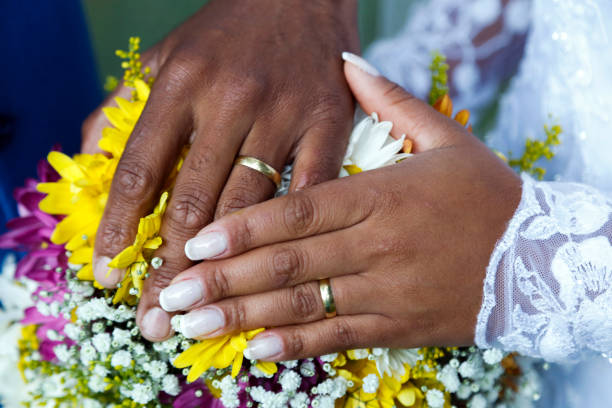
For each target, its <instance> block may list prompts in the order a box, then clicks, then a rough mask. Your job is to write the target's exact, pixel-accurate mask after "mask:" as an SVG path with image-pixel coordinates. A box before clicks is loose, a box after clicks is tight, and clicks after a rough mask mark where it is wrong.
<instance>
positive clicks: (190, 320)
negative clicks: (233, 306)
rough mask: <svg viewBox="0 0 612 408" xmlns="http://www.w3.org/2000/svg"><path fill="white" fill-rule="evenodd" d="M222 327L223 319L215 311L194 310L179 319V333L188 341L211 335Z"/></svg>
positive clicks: (221, 314)
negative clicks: (188, 339)
mask: <svg viewBox="0 0 612 408" xmlns="http://www.w3.org/2000/svg"><path fill="white" fill-rule="evenodd" d="M223 326H225V317H224V316H223V313H221V312H220V311H219V310H217V309H200V310H194V311H193V312H190V313H187V314H186V315H184V316H183V318H182V319H181V333H182V334H183V336H185V337H187V338H190V339H193V338H195V337H200V336H205V335H207V334H210V333H213V332H215V331H217V330H219V329H220V328H222V327H223Z"/></svg>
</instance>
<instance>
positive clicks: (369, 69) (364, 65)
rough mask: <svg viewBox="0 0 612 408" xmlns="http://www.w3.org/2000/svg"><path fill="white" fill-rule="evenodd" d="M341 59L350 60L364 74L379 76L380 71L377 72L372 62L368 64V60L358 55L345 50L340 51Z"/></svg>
mask: <svg viewBox="0 0 612 408" xmlns="http://www.w3.org/2000/svg"><path fill="white" fill-rule="evenodd" d="M342 59H343V60H345V61H346V62H350V63H351V64H353V65H355V66H356V67H357V68H359V69H360V70H362V71H363V72H365V73H366V74H370V75H372V76H375V77H377V76H380V72H378V70H377V69H376V68H374V66H373V65H372V64H370V63H369V62H368V61H366V60H365V59H363V58H362V57H360V56H359V55H355V54H353V53H352V52H346V51H345V52H343V53H342Z"/></svg>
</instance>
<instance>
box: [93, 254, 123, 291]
mask: <svg viewBox="0 0 612 408" xmlns="http://www.w3.org/2000/svg"><path fill="white" fill-rule="evenodd" d="M110 262H111V259H110V258H109V257H108V256H99V257H97V258H96V261H95V263H94V270H93V273H94V277H95V278H96V280H97V281H98V283H100V284H101V285H102V286H104V287H106V288H112V287H114V286H115V285H116V284H118V283H119V282H121V279H122V278H123V273H124V270H123V269H112V268H109V267H108V264H109V263H110Z"/></svg>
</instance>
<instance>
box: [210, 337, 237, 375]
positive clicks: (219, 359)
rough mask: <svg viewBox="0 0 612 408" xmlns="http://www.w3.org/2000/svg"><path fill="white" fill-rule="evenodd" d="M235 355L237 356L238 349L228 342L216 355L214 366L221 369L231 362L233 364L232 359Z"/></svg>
mask: <svg viewBox="0 0 612 408" xmlns="http://www.w3.org/2000/svg"><path fill="white" fill-rule="evenodd" d="M234 356H236V350H235V349H234V348H233V347H232V346H231V344H230V343H229V342H228V343H227V344H226V345H224V346H223V348H222V349H221V350H220V351H219V352H218V353H216V354H215V355H214V357H213V359H212V361H213V363H212V365H213V367H215V368H219V369H223V368H226V367H229V366H230V364H232V361H234Z"/></svg>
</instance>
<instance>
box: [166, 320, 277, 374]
mask: <svg viewBox="0 0 612 408" xmlns="http://www.w3.org/2000/svg"><path fill="white" fill-rule="evenodd" d="M263 330H264V329H256V330H251V331H247V332H242V333H238V334H234V335H225V336H221V337H217V338H214V339H207V340H203V341H201V342H199V343H196V344H194V345H192V346H191V347H189V348H188V349H187V350H185V351H183V352H182V353H181V354H180V355H179V356H178V357H177V359H176V360H175V361H174V363H173V364H174V366H175V367H176V368H185V367H191V369H190V370H189V374H188V375H187V382H193V381H195V380H197V379H198V378H200V376H202V374H204V372H205V371H206V370H208V369H209V368H211V367H214V368H217V369H224V368H227V367H229V366H232V377H236V376H237V375H238V373H239V372H240V368H241V367H242V361H243V359H244V354H243V352H244V350H245V349H246V347H247V341H249V340H251V339H252V338H253V337H255V336H256V335H257V334H259V333H261V332H262V331H263ZM256 366H257V368H259V369H260V370H261V371H262V372H264V373H265V374H274V373H275V372H276V370H277V367H276V364H274V363H269V362H258V363H257V364H256Z"/></svg>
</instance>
